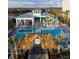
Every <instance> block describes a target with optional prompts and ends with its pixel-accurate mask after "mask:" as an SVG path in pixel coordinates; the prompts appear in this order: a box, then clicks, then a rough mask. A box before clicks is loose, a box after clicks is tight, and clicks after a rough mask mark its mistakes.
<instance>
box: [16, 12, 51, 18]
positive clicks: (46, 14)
mask: <svg viewBox="0 0 79 59" xmlns="http://www.w3.org/2000/svg"><path fill="white" fill-rule="evenodd" d="M50 15H51V14H50V13H47V12H43V13H42V14H41V16H50ZM32 17H34V15H33V14H32V12H29V13H24V14H22V15H19V16H17V17H16V18H32Z"/></svg>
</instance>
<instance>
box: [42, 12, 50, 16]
mask: <svg viewBox="0 0 79 59" xmlns="http://www.w3.org/2000/svg"><path fill="white" fill-rule="evenodd" d="M50 15H51V14H50V13H48V12H44V13H42V14H41V16H50Z"/></svg>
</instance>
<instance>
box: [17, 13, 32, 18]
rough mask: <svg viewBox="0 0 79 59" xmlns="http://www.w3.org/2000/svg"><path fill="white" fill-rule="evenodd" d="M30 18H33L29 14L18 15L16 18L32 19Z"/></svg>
mask: <svg viewBox="0 0 79 59" xmlns="http://www.w3.org/2000/svg"><path fill="white" fill-rule="evenodd" d="M32 17H33V15H32V13H31V12H29V13H24V14H22V15H19V16H17V17H16V18H32Z"/></svg>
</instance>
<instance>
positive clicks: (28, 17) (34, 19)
mask: <svg viewBox="0 0 79 59" xmlns="http://www.w3.org/2000/svg"><path fill="white" fill-rule="evenodd" d="M52 19H54V18H52V16H51V14H50V13H48V12H42V10H41V9H34V10H32V12H28V13H24V14H22V15H20V16H17V17H16V27H17V28H18V29H29V28H33V27H34V28H40V27H52V26H53V25H48V22H50V21H51V20H52ZM53 21H54V20H52V21H51V22H53ZM56 24H57V23H56ZM53 27H54V26H53Z"/></svg>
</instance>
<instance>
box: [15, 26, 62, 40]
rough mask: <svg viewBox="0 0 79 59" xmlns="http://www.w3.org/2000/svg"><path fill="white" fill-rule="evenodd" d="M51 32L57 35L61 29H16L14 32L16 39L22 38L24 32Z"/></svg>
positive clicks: (54, 35)
mask: <svg viewBox="0 0 79 59" xmlns="http://www.w3.org/2000/svg"><path fill="white" fill-rule="evenodd" d="M33 33H35V34H49V33H50V34H51V35H52V36H53V37H58V36H59V35H60V34H61V29H60V28H59V27H57V28H55V29H42V30H41V29H29V30H28V29H27V30H16V32H15V34H16V36H17V37H18V39H22V38H23V36H24V35H25V34H33Z"/></svg>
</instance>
